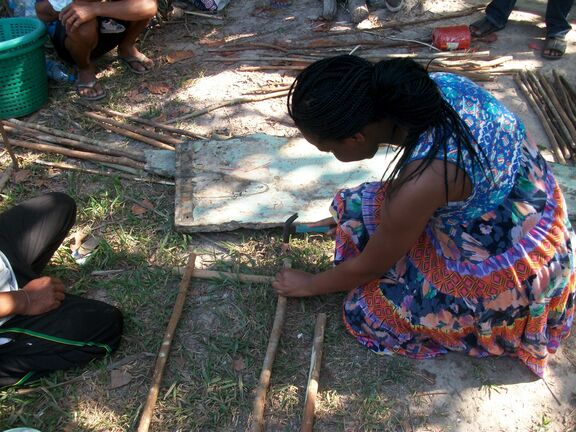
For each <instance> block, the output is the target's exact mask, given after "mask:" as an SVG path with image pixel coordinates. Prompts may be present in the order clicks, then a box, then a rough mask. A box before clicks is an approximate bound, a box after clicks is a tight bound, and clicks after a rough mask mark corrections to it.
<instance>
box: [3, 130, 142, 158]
mask: <svg viewBox="0 0 576 432" xmlns="http://www.w3.org/2000/svg"><path fill="white" fill-rule="evenodd" d="M7 122H8V123H10V124H11V125H13V126H24V127H28V128H32V129H36V130H39V131H40V132H44V133H47V134H49V135H54V136H59V137H62V138H69V139H72V140H75V141H79V142H82V143H86V144H91V145H94V146H97V147H106V148H108V149H111V150H118V149H120V150H121V151H122V152H124V153H126V154H128V155H130V156H129V157H130V158H131V159H134V160H138V161H141V162H143V161H144V160H145V158H144V152H142V151H139V150H134V149H129V148H124V147H122V148H120V147H118V146H116V145H114V144H111V143H109V142H106V141H98V140H94V139H91V138H86V137H84V136H82V135H77V134H72V133H68V132H64V131H60V130H58V129H53V128H49V127H47V126H42V125H39V124H36V123H32V122H23V121H20V120H17V119H9V120H7Z"/></svg>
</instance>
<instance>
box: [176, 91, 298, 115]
mask: <svg viewBox="0 0 576 432" xmlns="http://www.w3.org/2000/svg"><path fill="white" fill-rule="evenodd" d="M285 96H288V92H287V91H285V90H283V91H279V92H274V93H269V94H266V95H262V96H252V97H240V98H237V99H232V100H229V101H226V102H222V103H219V104H216V105H212V106H209V107H208V108H204V109H201V110H199V111H194V112H191V113H189V114H184V115H183V116H180V117H176V118H173V119H170V120H168V121H167V122H166V123H176V122H179V121H182V120H188V119H191V118H194V117H199V116H201V115H204V114H206V113H209V112H211V111H214V110H217V109H218V108H223V107H226V106H231V105H239V104H244V103H250V102H258V101H263V100H266V99H273V98H278V97H285Z"/></svg>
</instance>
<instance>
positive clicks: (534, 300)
mask: <svg viewBox="0 0 576 432" xmlns="http://www.w3.org/2000/svg"><path fill="white" fill-rule="evenodd" d="M431 76H432V78H433V79H434V81H435V82H436V83H437V84H438V86H439V88H440V90H441V91H442V93H443V95H444V98H445V99H446V100H447V101H448V102H449V103H450V104H451V105H452V106H453V107H454V109H455V110H456V112H458V113H459V115H460V116H461V118H462V119H463V120H464V121H465V122H466V124H467V125H468V127H469V128H470V130H471V131H472V134H473V135H474V137H475V139H476V141H477V143H478V145H479V146H480V147H481V149H482V151H483V152H484V155H485V156H486V160H487V162H489V164H490V165H489V166H486V162H485V171H483V170H482V169H479V168H478V167H476V168H474V167H473V166H472V162H471V160H472V158H471V157H464V158H463V160H461V163H460V165H461V168H463V169H464V170H465V171H466V173H467V174H468V176H469V178H470V179H471V181H472V183H473V191H472V193H471V195H470V197H469V198H468V199H467V200H466V201H460V202H453V203H449V205H447V206H446V207H443V208H441V209H438V210H437V211H436V213H435V214H434V216H433V218H432V219H431V220H430V221H429V222H428V224H427V226H426V228H425V230H424V232H423V233H422V235H421V236H420V238H419V240H418V241H417V243H416V244H415V245H414V246H413V247H412V249H411V250H410V251H409V252H408V254H407V255H406V256H404V257H403V258H402V259H401V260H399V261H398V262H397V263H396V265H395V266H394V267H393V268H391V269H390V270H389V271H388V272H387V273H386V274H385V275H383V276H382V278H381V279H379V280H374V281H372V282H369V283H367V284H364V285H362V286H359V287H357V288H355V289H354V290H353V291H351V292H350V293H349V294H348V296H347V298H346V300H345V302H344V308H343V315H344V321H345V324H346V326H347V328H348V330H349V331H350V333H352V335H354V336H355V337H356V338H357V340H358V341H359V342H360V343H361V344H363V345H365V346H366V347H367V348H369V349H370V350H372V351H374V352H376V353H380V354H392V353H398V354H403V355H406V356H408V357H412V358H417V359H424V358H432V357H435V356H437V355H440V354H444V353H446V352H447V351H461V352H465V353H468V354H469V355H472V356H476V357H484V356H489V355H513V356H517V357H518V358H519V359H520V360H521V361H522V362H524V363H525V364H526V365H527V366H528V367H529V368H530V369H531V370H532V371H533V372H534V373H535V374H537V375H538V376H543V374H544V370H545V367H546V361H547V355H548V353H553V352H555V351H556V349H557V348H558V345H559V343H560V341H561V339H563V338H564V337H566V336H567V335H568V334H569V331H570V327H571V325H572V321H573V316H574V298H575V272H574V258H573V257H574V254H573V244H574V242H573V235H574V234H573V232H572V228H571V226H570V222H569V221H568V217H567V211H566V204H565V202H564V198H563V196H562V193H561V192H560V189H559V188H558V185H557V183H556V181H555V179H554V177H553V175H552V172H551V170H550V169H549V167H548V165H547V164H546V162H545V161H544V159H543V158H542V156H541V155H540V154H539V153H538V150H537V149H536V148H535V147H533V146H531V145H530V144H529V143H528V142H527V140H526V132H525V129H524V126H523V125H522V123H521V122H520V120H519V119H518V118H517V117H516V116H515V115H514V114H513V113H511V112H510V111H509V110H508V109H506V108H505V107H504V106H503V105H502V104H501V103H500V102H498V101H497V100H496V99H495V98H494V97H493V96H492V95H490V94H489V93H488V92H486V91H485V90H483V89H482V88H481V87H479V86H477V85H476V84H474V83H473V82H471V81H470V80H468V79H466V78H463V77H459V76H456V75H452V74H445V73H437V74H431ZM432 138H433V134H432V133H431V132H430V133H425V134H423V135H422V136H421V137H420V140H419V143H418V146H417V148H416V151H415V152H414V155H413V157H412V158H411V160H410V161H413V160H419V159H422V158H423V157H424V156H425V155H426V154H427V152H428V150H429V148H430V145H431V140H432ZM454 147H455V146H454V145H453V142H451V143H449V145H448V155H447V157H448V160H449V161H451V162H452V163H454V164H456V163H457V157H456V154H455V148H454ZM437 158H438V159H443V154H438V156H437ZM410 161H408V162H410ZM488 171H489V174H487V172H488ZM385 189H386V184H385V183H384V184H383V183H364V184H362V185H360V186H358V187H356V188H352V189H344V190H341V191H340V192H339V193H338V194H337V195H336V197H335V199H334V201H333V203H332V211H333V213H334V216H335V218H336V220H337V221H338V228H337V237H336V254H335V263H336V264H338V263H339V262H342V261H343V260H346V259H347V258H350V257H352V256H355V255H358V254H359V253H360V251H361V250H362V249H363V247H364V246H365V244H366V242H367V241H368V238H369V237H370V235H371V234H372V233H373V232H374V231H375V229H376V227H377V225H378V223H379V220H380V207H381V205H382V203H383V202H384V193H385Z"/></svg>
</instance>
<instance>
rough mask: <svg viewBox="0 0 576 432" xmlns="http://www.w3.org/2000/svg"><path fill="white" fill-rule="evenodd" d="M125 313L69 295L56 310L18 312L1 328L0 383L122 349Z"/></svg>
mask: <svg viewBox="0 0 576 432" xmlns="http://www.w3.org/2000/svg"><path fill="white" fill-rule="evenodd" d="M122 323H123V318H122V314H121V312H120V311H119V310H118V309H117V308H115V307H114V306H111V305H108V304H106V303H103V302H100V301H97V300H91V299H85V298H82V297H78V296H74V295H71V294H67V295H66V298H65V299H64V301H63V302H62V305H61V306H60V307H59V308H58V309H55V310H52V311H50V312H47V313H45V314H41V315H36V316H15V317H13V318H11V319H10V320H8V321H7V322H6V323H4V325H2V326H0V338H8V339H10V342H8V343H5V344H0V387H2V386H7V385H14V384H23V383H24V382H26V381H29V380H30V379H36V378H40V377H42V376H44V375H47V374H49V373H51V372H53V371H56V370H62V369H67V368H71V367H75V366H80V365H83V364H86V363H88V362H90V361H91V360H94V359H99V358H102V357H104V356H106V355H108V354H110V353H112V352H113V351H115V350H116V349H117V348H118V345H119V343H120V337H121V334H122Z"/></svg>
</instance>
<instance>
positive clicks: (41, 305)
mask: <svg viewBox="0 0 576 432" xmlns="http://www.w3.org/2000/svg"><path fill="white" fill-rule="evenodd" d="M22 290H23V291H24V293H25V295H26V296H27V299H26V306H25V309H24V310H23V311H22V312H21V315H40V314H43V313H45V312H49V311H51V310H53V309H56V308H57V307H59V306H60V304H61V303H62V300H64V297H65V294H64V284H63V283H62V281H61V280H60V279H57V278H53V277H50V276H43V277H41V278H38V279H32V280H31V281H30V282H28V283H27V284H26V285H25V286H24V288H22Z"/></svg>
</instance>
